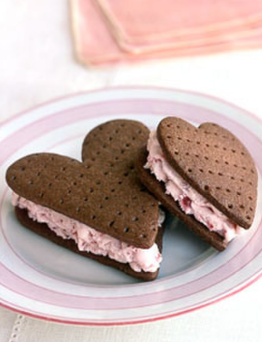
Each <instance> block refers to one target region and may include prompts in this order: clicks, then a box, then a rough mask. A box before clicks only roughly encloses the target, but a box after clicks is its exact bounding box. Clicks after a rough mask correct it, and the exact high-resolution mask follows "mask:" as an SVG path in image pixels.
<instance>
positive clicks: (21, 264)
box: [0, 88, 262, 325]
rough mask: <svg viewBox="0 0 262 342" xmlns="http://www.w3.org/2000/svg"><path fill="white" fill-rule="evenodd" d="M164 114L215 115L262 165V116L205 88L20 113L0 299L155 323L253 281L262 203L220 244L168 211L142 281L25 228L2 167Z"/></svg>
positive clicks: (62, 103) (63, 103)
mask: <svg viewBox="0 0 262 342" xmlns="http://www.w3.org/2000/svg"><path fill="white" fill-rule="evenodd" d="M167 115H175V116H179V117H181V118H184V119H187V120H189V121H191V122H193V123H196V124H199V123H201V122H204V121H211V122H216V123H219V124H221V125H223V126H225V127H226V128H228V129H229V130H231V131H232V132H233V133H235V134H236V135H237V136H238V137H240V139H241V140H242V141H243V142H244V144H245V145H246V146H247V148H248V149H249V150H250V152H251V154H252V155H253V157H254V160H255V162H256V165H257V168H258V171H259V174H261V170H262V159H261V157H260V156H261V151H262V138H261V132H262V123H261V121H260V120H259V119H258V118H257V117H255V116H254V115H252V114H249V113H247V112H245V111H244V110H242V109H240V108H236V107H234V106H232V105H231V104H228V103H225V102H222V101H221V100H218V99H215V98H210V97H207V96H205V95H201V94H196V93H189V92H184V91H179V90H171V89H157V88H120V89H111V90H102V91H97V92H91V93H87V94H77V95H74V96H71V97H67V98H63V99H58V100H56V101H53V102H50V103H47V104H44V105H42V106H39V107H37V108H35V109H33V110H30V111H28V112H26V113H22V114H19V115H17V116H16V117H14V118H13V119H11V120H9V121H7V122H5V123H4V124H2V126H1V127H0V150H1V154H0V176H1V183H0V303H1V304H2V305H3V306H6V307H8V308H11V309H13V310H16V311H19V312H24V313H26V314H28V315H31V316H34V317H38V318H43V319H48V320H54V321H59V322H64V323H73V324H90V325H113V324H115V325H116V324H118V325H119V324H134V323H139V322H140V323H141V322H149V321H155V320H158V319H163V318H167V317H172V316H176V315H180V314H182V313H187V312H190V311H192V310H195V309H199V308H201V307H203V306H206V305H209V304H211V303H214V302H217V301H218V300H220V299H222V298H226V297H228V296H229V295H231V294H233V293H236V292H238V291H240V290H241V289H243V288H245V287H246V286H247V285H249V284H251V283H252V282H254V281H255V280H256V279H258V277H259V276H260V274H261V269H262V244H261V241H262V229H261V228H262V223H261V217H262V210H261V208H262V206H261V194H262V191H261V180H260V177H259V199H258V201H259V203H258V210H257V214H256V217H255V221H254V224H253V226H252V228H251V229H250V230H249V231H247V232H246V233H245V234H244V235H243V236H241V237H239V238H236V239H235V240H234V241H233V242H232V243H231V244H230V246H229V247H228V248H227V250H226V251H224V252H222V253H218V252H216V251H215V250H214V249H212V248H210V247H209V246H208V245H206V244H205V243H204V242H202V241H201V240H199V239H198V238H197V237H195V236H194V235H193V234H192V233H190V232H189V231H188V230H187V228H185V227H184V226H183V225H182V224H181V223H180V222H178V221H177V220H176V219H175V218H174V217H172V216H170V217H168V225H167V231H166V234H165V237H164V252H163V257H164V261H163V264H162V267H161V271H160V275H159V278H158V279H157V280H155V281H154V282H150V283H142V282H139V281H137V280H134V279H132V278H130V277H128V276H126V275H124V274H122V273H121V272H118V271H116V270H114V269H111V268H107V267H105V266H103V265H100V264H98V263H96V262H94V261H92V260H88V259H85V258H81V257H80V256H77V255H75V254H73V253H71V252H69V251H66V250H64V249H63V248H60V247H58V246H56V245H54V244H52V243H50V242H49V241H46V240H44V239H42V238H41V237H38V236H36V235H34V234H33V233H31V232H30V231H28V230H27V229H25V228H23V227H22V226H21V225H20V224H19V223H18V222H17V221H16V218H15V216H14V213H13V208H12V206H11V203H10V195H11V191H10V190H9V189H8V188H7V186H6V183H5V181H4V177H5V171H6V168H7V167H8V166H9V165H10V164H11V163H12V162H13V161H14V160H16V159H17V158H19V157H22V156H24V155H26V154H29V153H33V152H41V151H52V152H56V153H62V154H65V155H69V156H72V157H75V158H78V159H80V150H81V144H82V140H83V139H84V137H85V135H86V133H87V132H88V131H89V130H90V129H91V128H93V127H94V126H96V125H97V124H99V123H101V122H105V121H108V120H111V119H115V118H126V119H127V118H128V119H135V120H140V121H142V122H144V123H145V124H146V125H148V126H149V127H151V128H153V127H155V126H156V125H157V123H158V122H159V121H160V120H161V118H162V117H164V116H167Z"/></svg>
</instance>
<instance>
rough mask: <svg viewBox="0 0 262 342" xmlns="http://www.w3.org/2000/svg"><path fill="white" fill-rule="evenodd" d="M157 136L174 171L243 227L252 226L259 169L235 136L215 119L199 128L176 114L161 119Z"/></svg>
mask: <svg viewBox="0 0 262 342" xmlns="http://www.w3.org/2000/svg"><path fill="white" fill-rule="evenodd" d="M157 136H158V140H159V143H160V145H161V148H162V150H163V153H164V155H165V158H166V159H167V161H168V162H169V164H170V165H171V166H172V167H173V168H174V169H175V171H177V172H178V173H179V174H180V175H181V176H182V177H183V178H184V179H185V180H186V181H187V182H188V183H189V184H190V185H191V186H192V187H193V188H194V189H195V190H197V191H198V192H199V193H200V194H202V195H203V196H204V197H205V198H206V199H207V200H208V201H209V202H211V203H212V204H213V205H214V206H215V207H217V208H218V209H219V210H220V211H221V212H223V213H224V214H225V215H226V216H228V217H229V218H230V219H231V220H232V221H233V222H235V223H237V224H238V225H240V226H242V227H244V228H249V227H250V226H251V224H252V222H253V219H254V215H255V209H256V201H257V171H256V167H255V164H254V162H253V159H252V157H251V155H250V153H249V152H248V150H247V149H246V148H245V146H244V145H243V144H242V143H241V141H240V140H238V138H237V137H236V136H234V135H233V134H232V133H230V132H229V131H228V130H226V129H225V128H222V127H221V126H219V125H217V124H214V123H203V124H201V125H200V126H199V127H198V128H196V127H195V126H193V125H191V124H190V123H188V122H186V121H184V120H182V119H179V118H175V117H168V118H165V119H163V120H162V121H161V122H160V124H159V125H158V128H157Z"/></svg>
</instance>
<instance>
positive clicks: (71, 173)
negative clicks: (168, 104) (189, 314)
mask: <svg viewBox="0 0 262 342" xmlns="http://www.w3.org/2000/svg"><path fill="white" fill-rule="evenodd" d="M148 133H149V132H148V129H147V128H146V127H145V126H144V125H142V124H141V123H139V122H135V121H128V120H116V121H113V122H108V123H105V124H103V125H101V126H98V127H97V128H95V129H94V130H93V131H92V132H90V133H89V134H88V135H87V137H86V139H85V142H84V144H83V158H84V160H85V163H82V162H79V161H77V160H75V159H72V158H68V157H66V156H61V155H57V154H51V153H40V154H34V155H29V156H26V157H24V158H22V159H20V160H18V161H16V162H15V163H14V164H13V165H11V166H10V167H9V169H8V171H7V174H6V179H7V183H8V184H9V186H10V187H11V188H12V190H13V191H14V193H16V194H17V195H18V196H19V197H22V198H25V199H26V200H28V201H30V203H33V204H36V205H40V206H42V207H44V208H49V209H51V210H52V211H54V212H56V213H59V214H62V215H64V216H66V217H67V218H69V219H70V220H74V221H76V222H80V223H83V224H85V225H87V226H89V227H91V228H92V229H95V230H96V231H98V232H101V233H102V234H105V235H107V236H110V237H113V238H114V239H117V241H119V243H124V244H126V246H133V247H134V248H136V249H137V248H138V249H145V250H146V249H150V248H152V246H153V245H154V244H155V242H156V241H157V242H158V244H159V247H160V249H161V236H162V229H161V228H160V229H159V227H158V225H159V223H158V222H159V207H158V202H157V200H156V199H155V198H154V197H152V196H151V195H150V194H149V193H148V192H147V191H145V188H144V186H143V185H142V184H141V183H140V181H139V179H138V177H137V175H136V171H135V170H134V160H133V158H135V156H136V153H137V149H138V148H139V147H141V146H142V145H144V144H145V143H146V141H147V139H148ZM17 213H18V216H19V218H20V219H21V220H23V219H22V217H23V215H22V214H21V210H20V212H19V210H18V211H17ZM31 221H32V220H31ZM25 222H27V226H28V218H24V221H23V223H25ZM38 230H39V227H38ZM42 230H43V228H42ZM42 235H43V234H42ZM53 240H57V238H56V237H55V236H54V239H53ZM133 247H132V248H133ZM70 249H72V248H71V247H70ZM86 254H87V253H86ZM88 254H90V253H88ZM91 257H92V258H95V259H97V260H99V261H100V262H102V263H107V264H109V265H113V266H115V267H117V268H119V269H121V270H123V271H125V272H126V273H129V274H131V275H133V276H136V277H138V278H141V279H144V280H151V279H154V278H155V277H156V275H157V273H158V271H155V270H154V271H152V272H151V271H142V272H140V271H139V272H137V271H134V269H132V268H130V265H129V264H121V263H119V262H115V261H113V260H111V259H110V258H108V257H106V258H105V257H103V256H97V257H95V256H94V255H93V254H92V256H91ZM105 260H106V261H105Z"/></svg>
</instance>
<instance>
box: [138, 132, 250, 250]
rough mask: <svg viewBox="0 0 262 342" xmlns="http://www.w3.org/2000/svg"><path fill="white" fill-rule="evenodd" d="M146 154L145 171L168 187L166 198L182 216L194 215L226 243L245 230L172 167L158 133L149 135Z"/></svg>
mask: <svg viewBox="0 0 262 342" xmlns="http://www.w3.org/2000/svg"><path fill="white" fill-rule="evenodd" d="M147 150H148V152H149V154H148V158H147V163H146V165H145V168H146V169H150V171H151V173H153V174H154V175H155V177H156V179H157V180H158V181H162V182H163V183H164V184H165V189H166V194H168V195H171V196H172V197H173V199H174V200H175V201H177V202H178V203H179V205H180V207H181V210H182V211H183V212H185V213H186V214H188V215H193V216H194V217H195V219H196V220H197V221H199V222H201V223H202V224H203V225H205V226H206V227H207V228H208V229H209V230H210V231H214V232H216V233H218V234H219V235H221V236H222V237H223V238H224V242H226V243H228V242H229V241H231V240H232V239H233V238H235V236H237V235H239V234H240V233H241V232H242V231H243V230H244V229H243V228H242V227H240V226H238V225H237V224H236V223H234V222H232V221H231V220H230V219H229V218H227V217H226V216H225V215H224V214H223V213H222V212H221V211H219V210H218V209H217V208H215V207H214V206H213V205H212V204H211V203H209V202H208V201H207V200H206V199H205V198H204V197H203V196H202V195H200V194H199V193H198V192H197V191H196V190H194V189H193V188H192V187H191V186H190V185H189V184H188V183H187V182H185V180H184V179H183V178H182V177H181V176H180V175H179V174H178V173H177V172H176V171H175V170H174V169H173V168H172V167H171V166H170V164H169V163H168V162H167V161H166V159H165V157H164V154H163V151H162V148H161V146H160V144H159V142H158V139H157V135H156V131H152V132H151V133H150V137H149V140H148V144H147Z"/></svg>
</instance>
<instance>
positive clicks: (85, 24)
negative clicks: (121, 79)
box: [71, 0, 262, 66]
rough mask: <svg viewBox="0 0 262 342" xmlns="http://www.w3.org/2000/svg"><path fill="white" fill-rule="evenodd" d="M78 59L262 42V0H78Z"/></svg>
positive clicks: (99, 61)
mask: <svg viewBox="0 0 262 342" xmlns="http://www.w3.org/2000/svg"><path fill="white" fill-rule="evenodd" d="M71 3H72V18H73V33H74V38H75V48H76V54H77V57H78V59H79V60H80V61H81V62H83V63H85V64H88V65H94V66H95V65H97V66H98V65H106V64H110V63H115V62H135V61H142V60H145V59H155V58H167V57H181V56H189V55H200V54H207V53H214V52H220V51H226V50H232V49H244V48H245V49H246V48H257V47H261V46H262V0H252V1H240V0H219V1H218V0H216V1H215V0H213V1H210V0H209V1H208V0H195V1H190V0H177V1H175V0H161V1H157V2H154V1H151V0H129V1H128V0H126V1H122V0H72V1H71Z"/></svg>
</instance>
